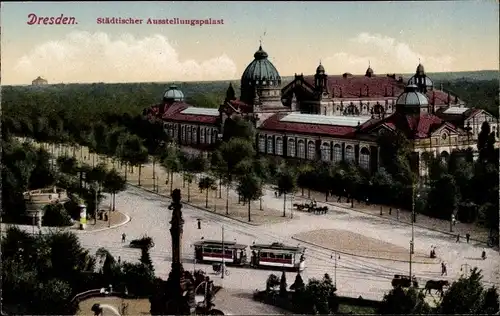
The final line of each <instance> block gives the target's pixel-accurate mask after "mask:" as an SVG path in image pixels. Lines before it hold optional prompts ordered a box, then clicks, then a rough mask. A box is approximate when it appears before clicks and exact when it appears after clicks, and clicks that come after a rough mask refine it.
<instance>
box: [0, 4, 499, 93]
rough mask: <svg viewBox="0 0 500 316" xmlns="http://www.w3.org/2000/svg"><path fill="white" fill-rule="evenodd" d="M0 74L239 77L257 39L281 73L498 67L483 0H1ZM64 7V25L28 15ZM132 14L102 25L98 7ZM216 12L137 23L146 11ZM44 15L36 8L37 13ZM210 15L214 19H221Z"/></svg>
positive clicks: (9, 79)
mask: <svg viewBox="0 0 500 316" xmlns="http://www.w3.org/2000/svg"><path fill="white" fill-rule="evenodd" d="M1 5H2V10H1V27H2V29H1V36H2V38H1V41H2V42H1V44H2V50H1V62H2V65H3V67H2V69H1V75H2V76H1V83H2V84H3V85H12V84H30V83H31V81H32V80H33V79H35V78H36V77H38V76H42V77H43V78H45V79H47V80H48V81H49V83H80V82H165V81H201V80H230V79H239V78H240V77H241V74H242V73H243V71H244V70H245V68H246V66H247V65H248V64H249V63H250V62H251V61H252V60H253V54H254V52H255V51H256V50H257V49H258V46H259V41H262V46H263V48H264V50H265V51H266V52H267V53H268V54H269V60H270V61H271V62H272V63H273V64H274V66H275V67H276V68H277V69H278V72H279V73H280V75H281V76H291V75H293V74H295V73H304V74H313V73H314V71H315V69H316V67H317V66H318V64H319V63H320V62H321V63H322V64H323V66H324V67H325V69H326V72H327V73H328V74H331V75H337V74H342V73H345V72H350V73H353V74H364V73H365V71H366V68H367V67H368V65H369V64H370V66H371V67H372V68H373V70H374V72H375V74H386V73H396V74H401V73H413V72H415V69H416V66H417V65H418V63H419V60H420V62H421V63H422V64H423V65H424V66H425V69H426V71H428V72H448V71H474V70H498V69H499V20H498V19H499V18H498V16H499V12H498V11H499V5H498V2H497V1H495V0H479V1H443V2H440V1H430V2H427V1H421V2H410V1H404V2H403V1H401V2H394V1H392V2H310V1H308V2H267V1H266V2H249V1H247V2H223V1H220V2H216V1H208V2H183V1H174V2H111V1H110V2H79V3H73V2H59V3H51V2H36V3H33V2H31V3H29V2H28V3H21V2H19V3H14V2H8V3H2V4H1ZM61 15H63V17H68V18H70V17H74V21H75V24H72V25H43V24H36V23H35V24H32V23H31V24H30V23H29V22H30V21H31V20H32V19H33V17H35V16H36V19H33V20H36V21H42V22H43V21H44V18H46V17H48V18H50V17H60V16H61ZM106 17H109V18H111V17H116V18H122V19H128V18H132V19H142V24H134V25H130V24H129V25H117V24H115V25H111V24H102V23H98V19H99V18H106ZM174 18H178V19H180V20H206V19H212V21H217V20H219V24H211V25H209V24H205V25H201V26H200V25H194V26H191V25H184V24H183V25H175V24H170V25H165V24H161V25H159V24H148V19H151V20H165V19H167V20H168V19H174ZM47 20H48V19H47ZM221 20H222V21H221Z"/></svg>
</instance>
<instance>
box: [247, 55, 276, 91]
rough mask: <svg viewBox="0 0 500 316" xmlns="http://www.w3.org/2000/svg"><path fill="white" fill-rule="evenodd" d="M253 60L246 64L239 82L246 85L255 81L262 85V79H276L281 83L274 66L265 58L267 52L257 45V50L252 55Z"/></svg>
mask: <svg viewBox="0 0 500 316" xmlns="http://www.w3.org/2000/svg"><path fill="white" fill-rule="evenodd" d="M253 57H254V60H253V61H252V62H251V63H250V64H249V65H248V66H247V68H246V69H245V71H244V72H243V75H242V76H241V84H242V85H247V84H252V83H254V82H256V83H257V84H260V85H262V80H272V81H276V80H277V81H278V82H277V83H276V84H280V83H281V77H280V75H279V73H278V70H276V67H274V65H273V64H272V63H271V62H270V61H269V60H268V59H267V57H268V55H267V53H266V52H265V51H264V50H263V49H262V46H259V50H258V51H257V52H255V54H254V55H253Z"/></svg>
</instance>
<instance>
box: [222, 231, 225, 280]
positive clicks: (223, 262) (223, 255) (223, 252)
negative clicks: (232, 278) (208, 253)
mask: <svg viewBox="0 0 500 316" xmlns="http://www.w3.org/2000/svg"><path fill="white" fill-rule="evenodd" d="M225 257H226V249H225V247H224V225H222V266H221V272H222V273H221V279H224V273H225V272H226V271H224V270H225V263H226V261H225Z"/></svg>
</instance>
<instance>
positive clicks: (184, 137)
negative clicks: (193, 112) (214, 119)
mask: <svg viewBox="0 0 500 316" xmlns="http://www.w3.org/2000/svg"><path fill="white" fill-rule="evenodd" d="M165 131H166V133H167V134H168V135H169V136H170V137H172V138H174V139H175V138H177V137H178V136H179V134H178V133H179V125H178V124H165ZM198 134H199V135H198ZM198 136H199V143H200V144H213V143H215V142H216V140H217V130H216V129H214V128H211V127H198V126H192V125H181V130H180V138H181V143H183V144H198Z"/></svg>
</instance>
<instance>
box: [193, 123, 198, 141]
mask: <svg viewBox="0 0 500 316" xmlns="http://www.w3.org/2000/svg"><path fill="white" fill-rule="evenodd" d="M197 143H198V126H194V127H193V144H197Z"/></svg>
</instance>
